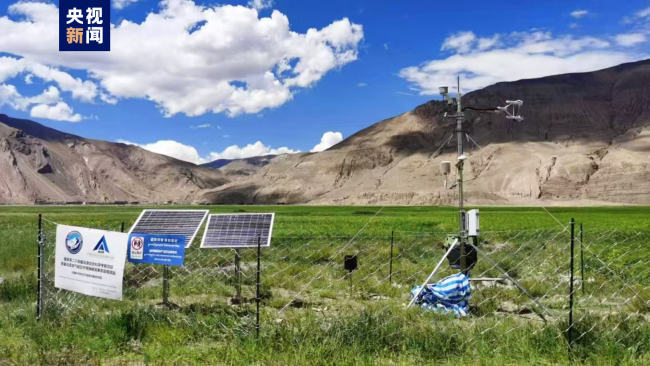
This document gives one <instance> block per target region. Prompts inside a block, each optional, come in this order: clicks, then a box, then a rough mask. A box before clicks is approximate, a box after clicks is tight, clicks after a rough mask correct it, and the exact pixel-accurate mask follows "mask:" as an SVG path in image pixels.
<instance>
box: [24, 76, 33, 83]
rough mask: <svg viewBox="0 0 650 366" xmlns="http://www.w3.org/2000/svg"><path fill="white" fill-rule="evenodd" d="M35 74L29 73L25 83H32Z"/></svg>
mask: <svg viewBox="0 0 650 366" xmlns="http://www.w3.org/2000/svg"><path fill="white" fill-rule="evenodd" d="M33 76H34V75H32V74H27V75H26V76H25V84H27V85H30V84H31V83H33V81H32V77H33Z"/></svg>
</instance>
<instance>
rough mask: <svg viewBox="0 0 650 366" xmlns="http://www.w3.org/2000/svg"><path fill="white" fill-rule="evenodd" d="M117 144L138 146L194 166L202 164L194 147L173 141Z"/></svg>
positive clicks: (122, 141)
mask: <svg viewBox="0 0 650 366" xmlns="http://www.w3.org/2000/svg"><path fill="white" fill-rule="evenodd" d="M117 142H120V143H123V144H127V145H135V146H140V147H141V148H143V149H145V150H149V151H151V152H155V153H156V154H161V155H167V156H171V157H172V158H176V159H178V160H184V161H188V162H190V163H194V164H201V163H202V162H204V161H203V159H202V158H201V157H200V156H199V152H198V151H197V150H196V149H195V148H194V147H192V146H189V145H184V144H181V143H180V142H177V141H173V140H160V141H157V142H153V143H150V144H137V143H135V142H130V141H126V140H117Z"/></svg>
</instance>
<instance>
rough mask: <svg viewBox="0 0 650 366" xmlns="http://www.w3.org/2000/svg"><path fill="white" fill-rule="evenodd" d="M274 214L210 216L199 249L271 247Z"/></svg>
mask: <svg viewBox="0 0 650 366" xmlns="http://www.w3.org/2000/svg"><path fill="white" fill-rule="evenodd" d="M274 219H275V214H274V213H259V214H258V213H254V214H219V215H210V217H209V218H208V224H207V225H205V232H204V233H203V240H202V241H201V248H255V247H257V242H258V240H260V241H261V246H263V247H268V246H270V245H271V233H272V232H273V221H274Z"/></svg>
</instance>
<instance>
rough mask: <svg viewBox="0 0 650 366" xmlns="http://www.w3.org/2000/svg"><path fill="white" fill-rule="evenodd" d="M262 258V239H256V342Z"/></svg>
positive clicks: (258, 322) (258, 327) (258, 326)
mask: <svg viewBox="0 0 650 366" xmlns="http://www.w3.org/2000/svg"><path fill="white" fill-rule="evenodd" d="M261 256H262V237H261V236H258V237H257V295H255V302H256V305H257V309H256V320H255V334H256V337H257V341H259V340H260V270H261V268H260V257H261Z"/></svg>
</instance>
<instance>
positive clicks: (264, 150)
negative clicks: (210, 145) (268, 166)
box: [208, 141, 300, 161]
mask: <svg viewBox="0 0 650 366" xmlns="http://www.w3.org/2000/svg"><path fill="white" fill-rule="evenodd" d="M299 152H300V150H293V149H289V148H288V147H281V148H278V149H273V148H271V146H267V145H264V144H263V143H262V142H261V141H257V142H256V143H254V144H248V145H246V146H244V147H239V146H238V145H232V146H228V147H227V148H225V149H224V150H223V151H222V152H220V153H216V152H212V153H210V155H209V159H208V161H212V160H217V159H244V158H250V157H253V156H263V155H280V154H295V153H299Z"/></svg>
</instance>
